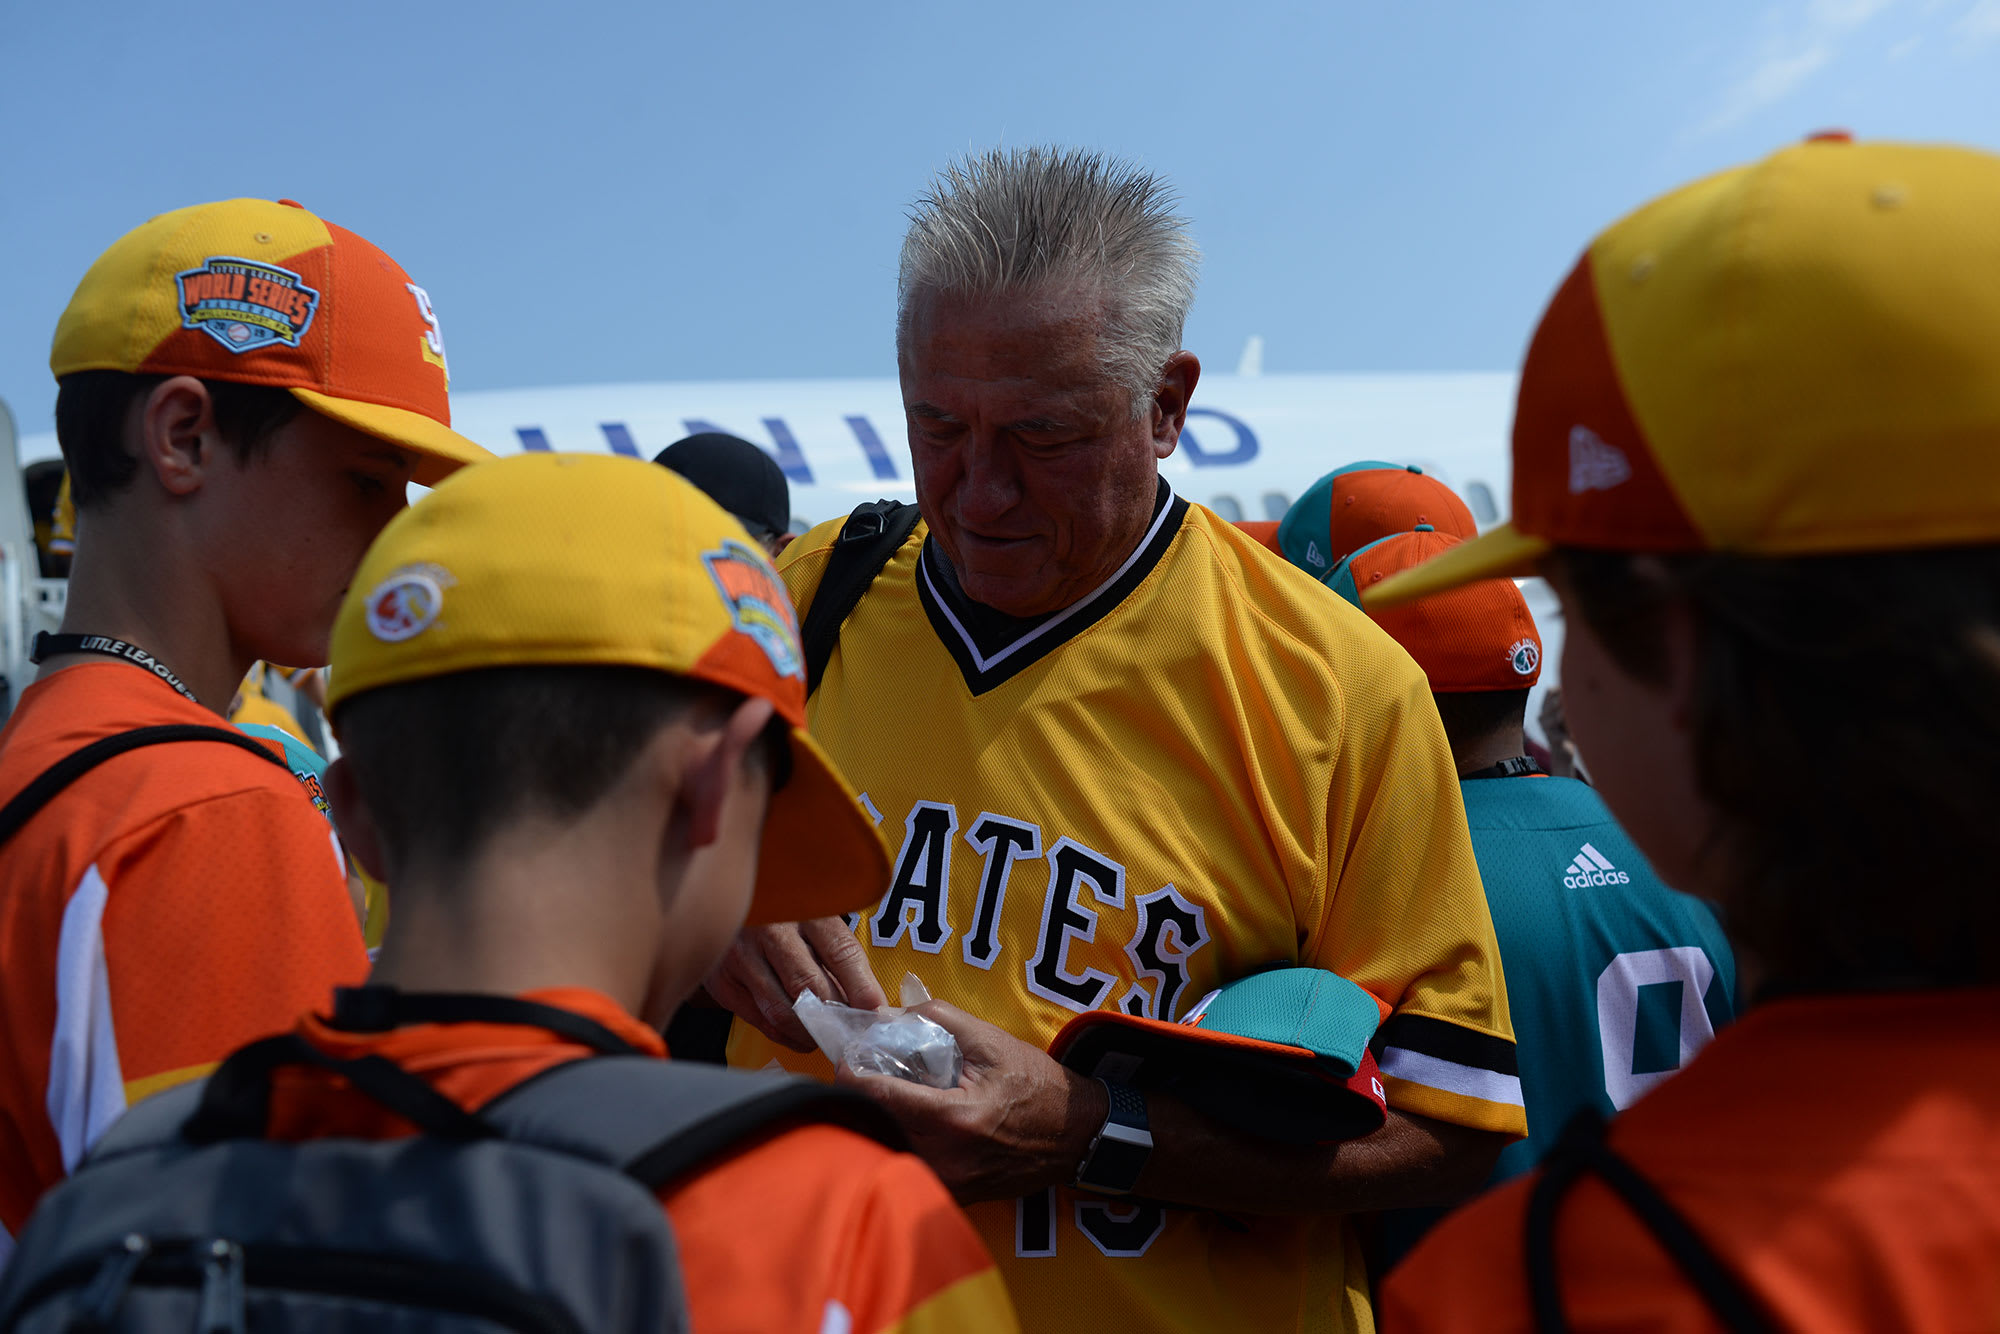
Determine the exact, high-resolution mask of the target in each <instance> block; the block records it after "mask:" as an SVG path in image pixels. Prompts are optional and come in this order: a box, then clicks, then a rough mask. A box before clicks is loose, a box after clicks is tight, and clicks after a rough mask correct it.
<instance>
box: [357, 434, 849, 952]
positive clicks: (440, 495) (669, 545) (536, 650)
mask: <svg viewBox="0 0 2000 1334" xmlns="http://www.w3.org/2000/svg"><path fill="white" fill-rule="evenodd" d="M332 656H333V663H332V668H331V671H330V673H329V675H330V677H331V688H330V689H329V690H328V701H327V702H328V706H329V707H330V708H338V706H339V705H340V704H341V703H342V702H344V701H346V700H348V699H351V698H353V697H354V696H356V695H359V694H362V693H364V692H366V691H369V690H374V689H378V688H380V687H382V686H388V685H395V684H399V683H401V682H405V681H416V680H423V679H427V678H430V677H435V676H443V675H447V674H450V673H455V672H466V671H476V670H478V669H480V668H486V667H524V666H558V665H561V666H578V665H595V666H625V667H650V668H653V669H655V670H657V671H662V672H669V673H672V674H673V675H676V676H685V677H691V678H694V679H697V680H702V681H708V682H711V683H713V684H715V685H719V686H725V687H727V688H728V689H730V690H734V691H736V692H738V693H740V694H743V695H749V696H756V697H758V698H762V699H768V700H770V701H771V703H772V704H773V705H774V706H775V707H776V709H777V712H778V713H779V715H780V716H782V717H783V718H784V719H785V721H786V722H788V723H789V724H791V737H792V758H793V765H792V777H791V780H790V781H789V782H787V783H786V784H785V785H784V786H783V787H782V788H780V789H779V790H778V791H777V792H776V793H774V794H773V796H772V799H771V809H770V816H769V819H768V820H767V821H766V824H765V828H764V839H763V851H762V853H761V856H760V859H759V863H758V872H757V892H756V898H755V900H754V902H753V903H752V905H751V910H750V920H751V921H752V922H788V921H798V920H801V919H804V918H809V917H823V916H827V915H829V914H832V913H839V912H846V911H848V910H850V909H854V908H858V907H862V906H864V905H866V904H869V903H872V902H873V901H874V900H875V899H877V898H879V897H880V896H881V893H882V890H883V888H884V887H885V886H886V885H887V884H888V882H889V858H888V851H887V849H886V848H884V846H883V844H882V840H881V838H880V836H879V835H877V834H876V832H875V826H874V823H873V822H872V821H871V820H869V818H868V817H867V815H866V814H865V813H863V811H862V809H861V806H860V804H859V802H858V801H857V800H856V799H855V797H854V794H853V792H852V791H851V789H849V787H848V786H847V783H846V781H845V780H844V779H843V778H842V777H841V775H840V771H839V770H838V769H837V768H835V767H834V764H833V761H832V760H831V759H829V758H828V757H827V756H826V754H825V753H824V752H823V751H821V750H820V748H819V746H818V745H817V744H816V743H815V742H814V741H813V739H812V738H811V737H810V736H808V735H807V734H806V687H805V665H804V660H803V658H802V656H801V651H800V647H799V627H798V621H797V618H796V616H795V615H794V613H793V611H792V604H791V600H790V598H788V597H787V596H786V595H785V586H784V584H783V583H782V582H781V581H780V580H779V578H778V575H777V572H776V571H774V570H773V569H772V568H771V564H770V562H769V561H768V560H767V559H766V558H765V556H764V553H763V551H762V550H761V549H760V548H759V547H758V546H757V544H756V543H755V542H754V541H752V540H751V538H750V536H749V534H747V533H746V532H744V530H743V527H742V525H740V524H738V523H737V522H736V520H734V519H732V518H730V517H729V515H727V514H725V513H724V512H723V511H722V510H721V509H720V508H719V507H718V506H717V505H716V504H715V502H713V501H711V500H710V499H709V498H708V497H707V496H704V495H703V494H702V493H701V492H700V491H699V490H697V489H696V488H695V487H694V486H693V485H691V484H690V483H689V482H687V481H686V480H685V479H683V478H681V477H680V476H679V475H678V474H676V473H673V472H671V471H669V470H668V469H666V468H659V467H655V466H654V465H652V464H650V463H646V462H643V461H641V460H638V459H626V458H617V457H614V456H611V455H586V454H523V455H517V456H515V457H513V458H507V459H500V460H496V461H494V462H492V463H488V464H485V465H482V466H480V467H477V468H469V469H467V470H465V471H464V472H462V473H460V474H459V475H458V476H455V477H452V478H450V479H449V480H447V481H446V482H445V483H444V484H443V485H442V486H440V487H438V489H437V490H436V491H435V492H433V493H432V494H431V495H429V496H427V497H425V498H424V499H423V500H422V501H421V502H420V503H418V504H416V505H413V506H411V507H410V508H409V509H407V510H405V511H403V512H402V513H401V514H399V515H397V516H396V517H395V518H394V519H392V520H390V522H389V525H388V526H387V527H386V528H384V529H383V530H382V532H381V535H380V536H378V537H377V538H376V539H375V543H374V545H373V546H371V547H370V548H369V549H368V554H367V555H366V556H365V557H363V558H362V561H361V568H360V569H359V570H358V571H357V572H356V573H355V576H354V584H353V586H352V588H351V590H350V591H349V593H348V595H347V598H346V599H345V600H344V601H343V602H342V603H341V607H340V614H339V616H338V618H337V619H336V620H335V622H334V628H333V655H332Z"/></svg>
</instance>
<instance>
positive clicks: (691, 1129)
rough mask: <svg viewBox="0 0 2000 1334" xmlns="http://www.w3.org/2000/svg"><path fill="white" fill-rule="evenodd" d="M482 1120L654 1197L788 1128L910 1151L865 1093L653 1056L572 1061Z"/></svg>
mask: <svg viewBox="0 0 2000 1334" xmlns="http://www.w3.org/2000/svg"><path fill="white" fill-rule="evenodd" d="M479 1115H480V1117H481V1118H482V1119H483V1120H485V1121H486V1122H488V1123H489V1124H491V1125H492V1126H494V1127H495V1128H496V1129H498V1130H499V1131H500V1132H501V1133H502V1134H503V1135H505V1136H506V1137H507V1138H508V1139H510V1140H514V1141H517V1142H521V1143H528V1144H535V1145H539V1146H541V1147H543V1148H549V1149H555V1150H558V1151H560V1152H564V1153H570V1154H574V1155H576V1156H578V1157H581V1158H589V1159H592V1160H594V1161H597V1162H600V1163H603V1164H605V1165H606V1166H609V1167H614V1168H616V1169H618V1170H619V1171H621V1172H623V1173H625V1174H626V1175H627V1176H630V1177H633V1178H635V1179H637V1180H638V1181H639V1182H640V1183H641V1184H642V1185H644V1186H646V1187H648V1188H649V1189H654V1190H657V1189H659V1188H660V1187H661V1186H663V1185H665V1184H666V1183H668V1182H670V1181H673V1180H674V1179H676V1178H677V1177H680V1176H683V1175H685V1174H686V1173H687V1172H689V1171H691V1170H693V1169H694V1168H696V1167H699V1166H700V1165H701V1164H702V1163H704V1162H706V1161H708V1160H709V1159H711V1158H713V1157H715V1156H716V1155H718V1154H720V1153H722V1152H723V1151H724V1150H726V1149H729V1148H731V1147H732V1146H734V1145H736V1144H740V1143H742V1142H743V1141H745V1140H748V1139H751V1138H753V1137H755V1136H756V1135H758V1134H759V1133H761V1132H763V1131H766V1130H769V1129H771V1128H773V1127H774V1126H776V1125H778V1124H780V1123H782V1122H785V1121H813V1122H820V1123H826V1124H832V1125H837V1126H842V1127H845V1128H846V1129H848V1130H852V1131H854V1132H855V1133H857V1134H860V1135H865V1136H867V1137H868V1138H870V1139H873V1140H876V1141H878V1142H880V1143H882V1144H886V1145H888V1146H889V1147H890V1148H892V1149H902V1148H904V1147H905V1144H906V1142H905V1140H904V1139H903V1135H902V1132H901V1131H900V1130H898V1129H897V1128H896V1124H895V1122H894V1121H892V1120H890V1118H889V1116H888V1114H887V1113H886V1112H884V1111H882V1109H881V1108H879V1107H877V1106H876V1105H875V1104H874V1103H872V1102H870V1101H869V1100H868V1099H866V1098H864V1097H862V1096H861V1095H859V1094H857V1093H851V1092H849V1091H847V1090H845V1089H837V1088H832V1087H829V1086H828V1085H825V1084H821V1083H819V1082H817V1081H816V1080H811V1079H802V1078H798V1077H795V1076H790V1075H785V1076H774V1075H769V1074H764V1073H762V1072H752V1071H748V1070H728V1069H723V1068H721V1067H719V1066H709V1065H697V1064H693V1063H689V1062H682V1061H661V1060H656V1059H654V1058H652V1057H649V1056H599V1057H595V1058H590V1059H585V1060H578V1061H569V1062H566V1063H564V1064H562V1065H559V1066H555V1067H554V1068H552V1069H549V1070H546V1071H544V1072H542V1073H541V1074H540V1075H537V1076H536V1077H534V1078H533V1079H529V1080H526V1081H524V1082H523V1083H521V1084H518V1085H516V1086H515V1087H514V1088H513V1089H511V1090H509V1091H508V1092H506V1093H504V1094H502V1095H501V1096H500V1097H498V1098H496V1099H494V1100H493V1101H492V1102H490V1103H488V1104H486V1106H484V1107H482V1108H481V1109H480V1111H479Z"/></svg>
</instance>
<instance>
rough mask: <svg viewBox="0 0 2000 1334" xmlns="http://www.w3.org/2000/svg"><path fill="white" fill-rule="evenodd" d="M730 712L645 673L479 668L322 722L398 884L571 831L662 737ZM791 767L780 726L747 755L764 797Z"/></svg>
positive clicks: (716, 700)
mask: <svg viewBox="0 0 2000 1334" xmlns="http://www.w3.org/2000/svg"><path fill="white" fill-rule="evenodd" d="M741 701H742V696H740V695H738V694H736V693H735V692H734V691H731V690H727V689H725V688H723V687H722V686H717V685H710V684H709V683H707V682H705V681H698V680H694V679H692V678H687V677H679V676H671V675H669V674H667V673H665V672H659V671H654V670H652V669H650V668H643V667H606V666H567V665H564V666H548V667H488V668H482V669H478V670H474V671H465V672H455V673H451V674H448V675H444V676H433V677H427V678H424V679H422V680H417V681H405V682H398V683H397V684H395V685H388V686H382V687H380V688H378V689H375V690H365V691H363V692H362V693H360V694H358V695H355V696H353V697H352V698H350V699H346V700H343V701H342V702H341V703H340V704H339V705H337V706H336V707H335V709H334V715H333V721H334V726H335V729H336V730H337V732H338V733H339V736H340V744H341V750H342V753H343V754H344V755H345V756H346V758H347V761H348V763H349V764H350V765H351V766H352V767H353V770H354V775H355V783H356V786H358V787H359V788H360V789H361V798H362V800H363V801H364V802H366V803H367V806H368V810H369V813H370V814H372V815H373V816H374V817H375V823H376V825H377V827H378V828H379V830H380V832H381V837H382V843H383V851H384V855H385V856H386V857H387V858H388V861H389V868H390V870H391V872H392V873H402V872H406V871H407V870H408V869H409V868H410V867H412V866H421V867H424V868H426V869H430V870H439V869H445V868H450V867H454V866H458V865H462V864H463V863H465V862H466V861H468V860H470V859H471V858H472V857H474V856H475V855H477V853H478V852H479V850H480V849H481V848H483V847H484V846H485V845H486V843H487V842H488V841H490V840H491V839H492V838H493V837H494V836H495V835H496V834H498V833H499V832H500V831H501V830H502V829H505V828H506V827H507V826H509V825H510V824H513V823H516V822H518V821H519V820H520V819H521V818H523V817H524V816H530V815H540V816H545V817H551V818H554V819H557V820H573V819H575V818H577V817H578V816H580V815H582V814H583V813H584V812H585V811H587V810H589V809H590V808H591V807H592V806H594V805H596V804H597V802H598V801H600V800H601V799H602V798H603V796H604V794H605V793H606V792H608V791H610V790H611V788H612V786H613V785H614V784H615V783H617V782H618V780H619V779H620V778H621V777H622V776H623V775H624V774H625V772H626V770H628V769H630V768H631V767H632V763H633V761H634V760H636V759H637V758H638V755H639V752H640V751H642V750H643V749H645V747H646V745H647V743H648V742H650V741H651V740H652V739H653V737H654V736H656V735H657V734H658V733H659V731H660V729H661V728H663V727H665V726H666V725H667V724H668V723H670V722H672V721H674V719H676V718H678V717H680V716H681V715H682V714H683V713H685V712H686V711H688V710H689V709H694V708H702V707H706V708H710V709H715V710H725V709H728V708H733V707H735V706H736V705H737V704H738V703H740V702H741ZM791 753H792V752H791V730H790V727H789V725H788V724H787V723H786V722H785V720H784V718H783V717H782V716H781V715H777V714H773V715H772V718H771V721H770V723H769V724H767V725H766V727H765V730H764V735H763V737H762V738H761V740H760V743H759V744H758V745H755V746H752V747H751V748H750V751H749V752H748V754H749V759H750V762H751V763H752V764H755V765H757V766H758V767H759V768H761V769H762V770H763V772H764V773H765V774H766V775H767V776H768V777H769V779H770V781H771V787H772V790H773V791H776V790H777V789H778V788H781V787H783V786H784V785H785V782H786V781H787V779H788V778H789V777H790V774H791V767H792V761H791Z"/></svg>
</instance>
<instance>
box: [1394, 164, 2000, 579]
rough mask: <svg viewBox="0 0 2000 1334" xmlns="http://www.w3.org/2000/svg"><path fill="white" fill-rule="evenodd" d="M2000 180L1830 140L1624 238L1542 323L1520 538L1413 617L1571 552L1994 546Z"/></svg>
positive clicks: (1690, 195) (1527, 402) (1997, 175)
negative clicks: (1474, 586) (1463, 591)
mask: <svg viewBox="0 0 2000 1334" xmlns="http://www.w3.org/2000/svg"><path fill="white" fill-rule="evenodd" d="M1996 217H2000V156H1995V155H1993V154H1991V153H1984V152H1978V151H1975V150H1972V149H1966V148H1956V147H1950V146H1941V145H1916V144H1892V143H1879V144H1866V143H1862V144H1857V143H1852V142H1847V141H1845V140H1844V139H1842V138H1840V137H1838V136H1821V137H1816V138H1815V139H1814V140H1812V141H1809V142H1807V143H1804V144H1799V145H1796V146H1794V147H1791V148H1786V149H1783V150H1781V151H1779V152H1777V153H1774V154H1772V155H1771V156H1770V157H1767V158H1765V159H1764V160H1763V161H1761V162H1757V163H1753V164H1751V165H1749V166H1746V167H1739V168H1736V169H1734V170H1731V171H1726V172H1722V173H1720V174H1719V175H1715V176H1711V177H1708V178H1707V179H1705V180H1700V181H1696V182H1695V183H1693V184H1691V185H1687V186H1684V187H1682V188H1681V189H1679V190H1676V191H1674V192H1673V193H1671V194H1668V195H1665V196H1663V197H1662V198H1660V199H1657V200H1654V201H1653V202H1652V203H1650V204H1647V205H1646V206H1645V207H1643V208H1641V209H1639V210H1638V211H1637V212H1636V213H1633V214H1631V215H1630V216H1628V217H1626V218H1624V219H1622V220H1620V221H1619V222H1617V223H1615V224H1613V225H1612V226H1611V227H1610V228H1609V229H1608V230H1607V231H1605V232H1604V233H1603V234H1602V235H1600V236H1599V237H1598V238H1597V239H1596V240H1595V241H1594V242H1593V243H1592V244H1591V246H1590V249H1589V250H1588V251H1586V252H1585V254H1584V256H1583V258H1582V259H1581V260H1580V261H1579V262H1578V263H1577V266H1576V268H1575V269H1574V270H1573V271H1572V272H1571V273H1570V275H1569V277H1568V278H1567V279H1565V280H1564V282H1563V284H1562V286H1561V288H1560V289H1558V291H1557V292H1556V294H1555V297H1554V298H1553V300H1551V302H1550V303H1549V307H1548V309H1547V311H1546V312H1544V314H1543V316H1542V321H1541V325H1540V327H1539V328H1538V329H1537V330H1536V332H1535V337H1534V341H1533V343H1532V344H1531V345H1530V347H1529V349H1528V355H1527V360H1526V362H1525V363H1524V364H1523V366H1522V369H1521V384H1520V391H1519V399H1518V402H1517V403H1516V407H1515V414H1514V512H1513V516H1512V521H1511V522H1510V523H1507V524H1505V525H1503V526H1501V527H1500V528H1497V529H1494V530H1493V531H1491V532H1489V533H1487V534H1486V535H1484V536H1483V537H1480V538H1478V539H1477V540H1474V541H1470V542H1467V543H1465V544H1464V545H1463V546H1461V547H1458V548H1457V549H1455V550H1453V551H1450V552H1448V553H1446V554H1444V555H1443V556H1441V557H1440V558H1439V559H1437V560H1436V561H1433V562H1430V563H1427V564H1426V565H1424V566H1423V567H1422V568H1421V569H1418V570H1413V571H1411V572H1410V573H1408V574H1404V575H1402V576H1400V577H1399V578H1397V579H1395V580H1393V581H1387V582H1384V583H1383V584H1382V585H1381V587H1380V588H1379V589H1377V590H1376V592H1375V593H1374V595H1373V596H1372V597H1371V598H1370V602H1369V605H1370V607H1371V609H1372V608H1381V607H1389V606H1394V605H1396V604H1397V603H1400V602H1406V601H1409V600H1411V599H1413V598H1419V597H1424V596H1427V595H1429V594H1431V593H1435V592H1437V591H1439V590H1441V589H1445V588H1452V587H1456V586H1457V585H1459V584H1463V583H1466V582H1469V581H1471V580H1474V579H1483V578H1490V577H1493V576H1495V575H1510V574H1512V575H1519V574H1528V573H1532V571H1533V566H1534V562H1535V561H1536V559H1537V558H1539V557H1540V556H1541V555H1542V554H1543V553H1545V552H1547V551H1549V550H1550V549H1551V548H1554V547H1558V546H1574V547H1583V548H1589V549H1595V550H1611V551H1641V552H1656V553H1675V552H1694V551H1727V552H1737V553H1743V554H1748V555H1767V556H1804V555H1814V554H1826V553H1834V552H1850V553H1852V552H1868V551H1893V550H1909V549H1915V548H1923V547H1937V546H1955V545H1972V544H1978V543H1989V542H1995V541H2000V504H1996V503H1995V502H1994V497H1995V496H1996V495H2000V227H1996V226H1995V225H1994V221H1993V220H1994V219H1995V218H1996Z"/></svg>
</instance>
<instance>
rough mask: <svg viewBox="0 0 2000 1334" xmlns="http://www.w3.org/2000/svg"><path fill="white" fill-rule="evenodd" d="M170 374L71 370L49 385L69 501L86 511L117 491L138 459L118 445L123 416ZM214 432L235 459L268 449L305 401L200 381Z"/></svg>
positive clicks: (258, 388) (283, 392)
mask: <svg viewBox="0 0 2000 1334" xmlns="http://www.w3.org/2000/svg"><path fill="white" fill-rule="evenodd" d="M171 378H173V377H171V376H166V375H132V374H128V373H127V372H125V371H77V372H75V373H73V374H70V375H65V376H64V377H63V378H62V380H61V381H60V382H58V384H57V385H56V443H57V444H59V445H61V446H62V453H63V462H64V463H65V464H66V465H68V467H69V488H70V491H69V493H70V499H71V501H73V502H74V503H75V505H76V507H77V508H78V509H92V508H94V507H96V506H98V505H100V504H103V503H104V502H105V501H107V500H109V499H110V498H111V497H113V496H115V495H117V494H118V493H119V492H120V491H123V490H124V489H125V488H126V487H128V486H130V485H131V484H132V479H133V478H134V477H135V476H137V475H138V472H139V460H138V459H136V458H134V457H132V455H131V454H129V453H127V452H126V449H125V417H126V415H127V414H128V413H129V412H130V411H131V410H132V402H133V400H134V399H137V398H140V397H143V396H144V395H146V394H150V393H152V392H153V390H154V389H155V388H157V387H158V386H160V385H162V384H165V383H166V382H167V381H168V380H169V379H171ZM202 383H203V384H204V385H207V386H208V397H209V402H210V403H211V404H212V405H213V408H214V411H215V425H216V429H217V430H219V431H221V432H222V438H223V439H225V440H227V441H229V443H230V444H231V445H233V446H235V449H236V459H237V462H239V463H248V462H249V461H250V459H251V458H252V457H253V456H255V455H257V454H259V453H261V452H262V451H263V450H265V449H266V448H268V447H269V445H270V443H271V436H272V435H273V434H275V433H276V432H277V431H278V430H279V429H280V428H281V427H283V426H284V425H285V423H287V422H289V421H290V420H291V419H292V418H293V417H295V416H297V415H298V414H299V412H300V411H302V410H303V409H304V407H305V405H304V404H303V403H301V402H299V400H298V399H297V398H295V397H293V396H292V393H291V391H290V390H287V389H278V388H273V387H272V386H270V385H262V384H239V383H237V382H236V381H234V380H203V381H202Z"/></svg>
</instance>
